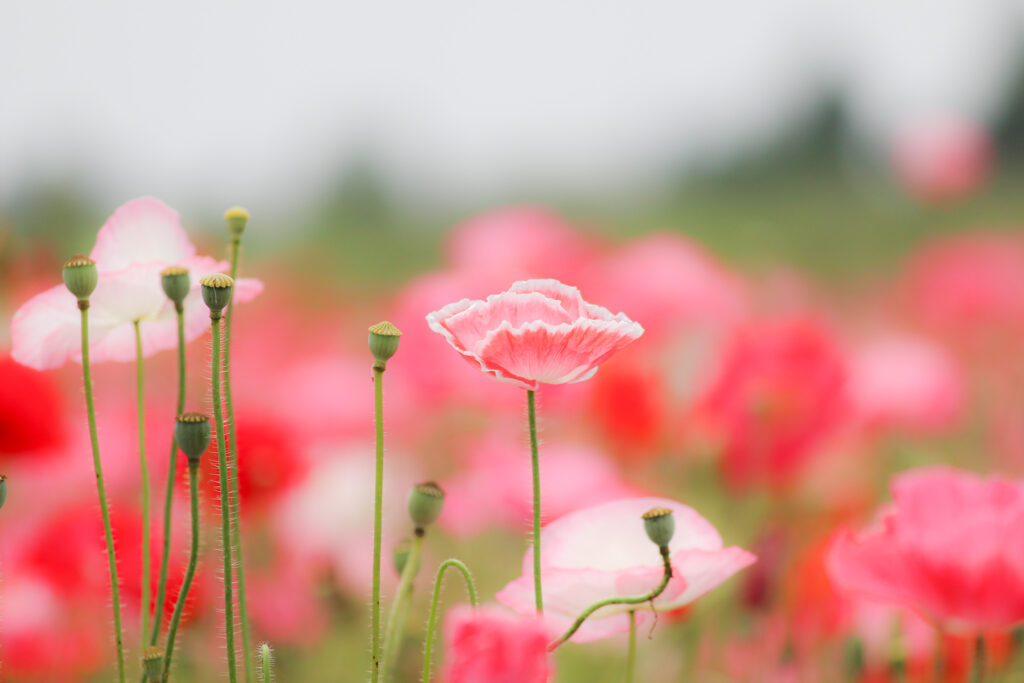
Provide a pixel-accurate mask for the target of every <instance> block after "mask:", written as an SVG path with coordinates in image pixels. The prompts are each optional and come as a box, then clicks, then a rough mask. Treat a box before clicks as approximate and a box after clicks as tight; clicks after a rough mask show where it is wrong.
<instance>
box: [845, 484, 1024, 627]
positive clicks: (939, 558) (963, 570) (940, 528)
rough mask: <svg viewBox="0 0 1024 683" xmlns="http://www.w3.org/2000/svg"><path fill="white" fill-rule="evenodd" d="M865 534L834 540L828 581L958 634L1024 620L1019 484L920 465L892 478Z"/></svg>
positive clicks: (1023, 487)
mask: <svg viewBox="0 0 1024 683" xmlns="http://www.w3.org/2000/svg"><path fill="white" fill-rule="evenodd" d="M891 491H892V499H893V502H892V504H891V505H890V506H888V507H886V508H884V509H883V511H882V514H881V519H880V520H879V523H878V524H877V525H876V526H875V527H874V528H872V529H870V530H868V531H866V532H865V533H863V534H860V535H855V534H853V533H851V532H849V531H845V532H842V533H840V535H839V536H838V537H837V538H836V539H835V541H834V543H833V545H832V547H831V549H830V553H829V557H828V570H829V575H830V576H831V578H832V581H833V582H834V583H835V584H836V586H837V587H839V588H840V589H841V590H843V591H846V592H848V593H850V594H852V595H855V596H859V597H864V598H869V599H874V600H879V601H883V602H887V603H891V604H897V605H903V606H906V607H909V608H911V609H914V610H916V611H918V612H920V613H921V614H923V615H925V616H926V617H928V618H929V619H931V620H933V621H935V622H937V623H939V624H940V625H941V626H942V627H943V628H944V629H946V630H949V631H960V632H965V631H966V632H977V631H985V630H1002V629H1007V628H1009V627H1011V626H1013V625H1015V624H1019V623H1022V622H1024V482H1022V481H1020V480H1011V479H1004V478H1001V477H990V478H985V477H979V476H977V475H974V474H971V473H968V472H963V471H960V470H955V469H952V468H949V467H927V468H922V469H919V470H914V471H911V472H907V473H904V474H901V475H898V476H897V477H895V478H894V480H893V482H892V485H891Z"/></svg>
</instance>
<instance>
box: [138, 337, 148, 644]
mask: <svg viewBox="0 0 1024 683" xmlns="http://www.w3.org/2000/svg"><path fill="white" fill-rule="evenodd" d="M145 366H146V362H145V360H144V359H143V357H142V331H141V329H140V326H139V321H138V320H136V321H135V389H136V396H137V401H138V406H137V408H136V411H137V413H138V418H139V471H140V472H141V478H142V597H141V604H140V605H139V611H140V612H142V631H141V633H142V643H143V645H145V644H146V643H147V639H146V634H147V633H149V610H150V604H149V463H148V461H147V459H146V396H145V386H146V375H145Z"/></svg>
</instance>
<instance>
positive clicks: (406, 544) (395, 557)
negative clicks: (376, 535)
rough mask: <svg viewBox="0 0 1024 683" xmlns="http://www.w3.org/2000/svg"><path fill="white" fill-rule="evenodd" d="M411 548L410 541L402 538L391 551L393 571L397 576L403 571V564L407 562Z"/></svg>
mask: <svg viewBox="0 0 1024 683" xmlns="http://www.w3.org/2000/svg"><path fill="white" fill-rule="evenodd" d="M411 550H412V542H411V541H409V539H407V538H406V539H404V540H402V541H400V542H399V543H398V545H396V546H395V549H394V551H392V553H391V562H392V564H394V567H395V573H396V574H398V575H399V576H401V575H402V572H404V571H405V565H406V564H407V563H408V562H409V553H410V552H411Z"/></svg>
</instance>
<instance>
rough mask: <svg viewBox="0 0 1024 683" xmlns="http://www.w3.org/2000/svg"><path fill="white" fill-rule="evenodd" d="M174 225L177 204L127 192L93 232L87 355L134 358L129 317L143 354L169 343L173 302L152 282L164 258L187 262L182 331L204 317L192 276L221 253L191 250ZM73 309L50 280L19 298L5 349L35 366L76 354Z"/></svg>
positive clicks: (218, 265) (252, 291)
mask: <svg viewBox="0 0 1024 683" xmlns="http://www.w3.org/2000/svg"><path fill="white" fill-rule="evenodd" d="M195 252H196V250H195V247H194V246H192V243H191V242H189V240H188V236H187V235H186V234H185V231H184V229H183V228H182V227H181V222H180V220H179V218H178V214H177V212H175V211H174V210H173V209H171V208H170V207H169V206H167V205H166V204H163V203H162V202H160V201H159V200H156V199H153V198H152V197H143V198H141V199H134V200H132V201H130V202H128V203H127V204H124V205H123V206H121V207H120V208H119V209H118V210H117V211H115V212H114V214H113V215H112V216H111V217H110V218H109V219H107V222H106V223H104V225H103V227H102V228H100V231H99V233H98V234H97V235H96V246H95V247H93V250H92V252H91V253H90V255H89V256H90V258H92V259H93V260H94V261H95V262H96V268H97V269H98V270H99V274H100V277H99V284H98V285H97V287H96V291H95V292H93V295H92V296H91V297H90V303H91V306H90V309H89V335H90V339H89V342H90V359H91V360H92V361H93V362H97V363H98V362H102V361H108V360H116V361H128V360H132V359H134V358H135V330H134V326H133V323H134V322H135V321H137V320H138V321H142V322H143V323H144V324H143V325H142V326H141V329H142V347H143V349H144V351H145V353H146V355H151V354H153V353H155V352H157V351H161V350H163V349H169V348H174V347H176V346H177V343H178V338H177V323H176V322H175V314H174V306H173V304H171V302H170V301H169V300H168V299H167V296H166V295H165V294H164V292H163V288H162V287H161V285H160V272H161V271H162V270H163V269H164V268H166V267H167V266H171V265H179V266H183V267H185V268H188V269H189V271H190V274H191V278H192V291H191V292H190V293H189V295H188V298H187V299H186V300H185V335H186V338H187V339H189V340H192V339H195V338H196V337H198V336H199V335H200V334H202V333H203V331H204V330H205V329H206V328H207V326H208V325H209V320H208V318H209V313H208V310H207V309H206V307H205V306H204V305H203V303H202V299H201V295H200V285H199V279H200V278H201V277H203V276H204V275H208V274H210V273H214V272H218V271H225V270H227V269H228V268H229V267H230V264H228V263H227V262H226V261H217V260H215V259H212V258H210V257H208V256H197V255H196V253H195ZM262 288H263V285H261V284H260V282H259V281H258V280H250V279H241V280H239V281H238V282H237V283H236V285H235V294H234V296H235V301H238V302H243V301H248V300H250V299H252V298H253V297H255V296H256V295H257V294H259V292H260V291H261V290H262ZM79 335H80V320H79V312H78V308H77V306H76V303H75V297H74V295H72V294H71V293H70V292H69V291H68V290H67V288H66V287H65V286H64V285H58V286H56V287H53V288H52V289H49V290H47V291H45V292H43V293H42V294H37V295H36V296H35V297H33V298H32V299H30V300H29V301H28V302H27V303H25V304H24V305H23V306H22V307H21V308H20V309H18V311H17V312H16V313H15V314H14V320H13V322H12V323H11V340H12V345H13V348H12V351H11V356H12V357H13V358H14V359H15V360H17V361H18V362H19V363H22V364H24V365H28V366H29V367H33V368H36V369H38V370H45V369H48V368H55V367H59V366H61V365H63V364H64V363H65V362H67V361H68V360H69V359H74V360H81V340H80V337H79Z"/></svg>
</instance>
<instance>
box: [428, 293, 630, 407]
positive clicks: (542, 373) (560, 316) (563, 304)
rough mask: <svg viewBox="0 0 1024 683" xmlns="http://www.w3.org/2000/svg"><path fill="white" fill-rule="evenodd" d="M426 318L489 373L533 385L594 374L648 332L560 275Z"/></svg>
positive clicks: (468, 301) (465, 301)
mask: <svg viewBox="0 0 1024 683" xmlns="http://www.w3.org/2000/svg"><path fill="white" fill-rule="evenodd" d="M427 323H428V324H429V325H430V329H432V330H434V331H435V332H437V333H438V334H440V335H442V336H444V338H445V339H447V340H448V343H449V344H451V345H452V346H453V347H455V350H456V351H458V352H459V353H461V354H462V355H463V356H464V357H465V358H466V359H467V360H468V361H470V362H471V363H474V364H477V365H479V367H480V369H481V370H483V371H484V372H485V373H487V374H488V375H491V376H492V377H494V378H495V379H498V380H501V381H503V382H510V383H512V384H517V385H519V386H521V387H523V388H524V389H531V390H535V389H537V387H538V385H539V384H540V383H541V382H544V383H547V384H568V383H571V382H582V381H583V380H586V379H590V378H591V377H593V376H594V373H595V372H597V366H598V365H600V364H601V363H602V362H604V361H605V360H606V359H607V358H608V357H609V356H611V355H612V354H614V353H615V352H616V351H619V350H620V349H622V348H623V347H625V346H626V345H627V344H629V343H630V342H632V341H633V340H635V339H637V338H638V337H639V336H640V335H641V334H643V332H644V329H643V327H641V326H640V325H639V324H638V323H635V322H633V321H632V320H630V319H629V318H627V317H626V316H625V315H624V314H622V313H619V314H617V315H612V313H611V312H610V311H608V309H606V308H602V307H601V306H595V305H593V304H588V303H587V302H586V301H584V300H583V297H582V296H581V295H580V291H579V290H578V289H576V288H575V287H570V286H568V285H564V284H562V283H561V282H559V281H558V280H523V281H520V282H516V283H515V284H513V285H512V287H510V288H509V290H508V291H507V292H503V293H501V294H494V295H491V296H489V297H487V300H486V301H480V300H472V299H463V300H462V301H457V302H455V303H453V304H448V305H447V306H445V307H444V308H442V309H441V310H439V311H434V312H433V313H430V314H429V315H427Z"/></svg>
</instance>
